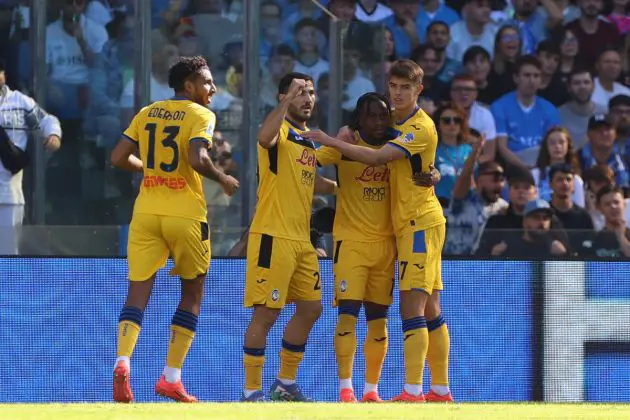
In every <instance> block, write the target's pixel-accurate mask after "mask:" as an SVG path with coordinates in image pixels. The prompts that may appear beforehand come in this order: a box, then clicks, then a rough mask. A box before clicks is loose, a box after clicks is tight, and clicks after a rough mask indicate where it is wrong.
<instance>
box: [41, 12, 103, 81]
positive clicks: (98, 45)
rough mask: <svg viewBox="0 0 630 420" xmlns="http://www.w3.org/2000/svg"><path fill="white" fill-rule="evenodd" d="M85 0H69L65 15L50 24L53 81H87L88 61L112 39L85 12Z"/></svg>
mask: <svg viewBox="0 0 630 420" xmlns="http://www.w3.org/2000/svg"><path fill="white" fill-rule="evenodd" d="M84 10H85V0H76V1H74V2H65V3H64V6H63V8H62V9H61V17H60V18H59V19H58V20H56V21H54V22H52V23H50V24H49V25H48V26H47V27H46V62H47V64H48V66H49V77H50V79H51V80H52V81H55V82H63V83H72V84H81V83H87V80H88V64H89V62H90V61H91V59H92V58H93V56H94V54H99V53H100V52H101V51H102V50H103V46H104V45H105V43H106V42H107V40H108V36H107V31H106V30H105V27H104V26H103V25H100V24H98V23H96V22H94V21H93V20H91V19H89V18H87V17H86V16H85V15H84V13H83V12H84Z"/></svg>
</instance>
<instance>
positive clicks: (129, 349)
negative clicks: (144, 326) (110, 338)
mask: <svg viewBox="0 0 630 420" xmlns="http://www.w3.org/2000/svg"><path fill="white" fill-rule="evenodd" d="M139 335H140V325H138V324H136V323H135V322H131V321H127V320H125V321H120V322H119V323H118V349H117V352H116V357H121V356H126V357H131V354H132V353H133V349H134V348H135V347H136V343H137V342H138V336H139Z"/></svg>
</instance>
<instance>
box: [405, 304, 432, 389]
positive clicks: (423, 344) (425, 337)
mask: <svg viewBox="0 0 630 420" xmlns="http://www.w3.org/2000/svg"><path fill="white" fill-rule="evenodd" d="M402 324H403V339H404V354H405V384H408V385H422V374H423V371H424V363H425V361H426V358H427V351H428V350H429V332H428V331H427V322H426V320H425V319H424V317H423V316H419V317H416V318H411V319H405V320H403V323H402Z"/></svg>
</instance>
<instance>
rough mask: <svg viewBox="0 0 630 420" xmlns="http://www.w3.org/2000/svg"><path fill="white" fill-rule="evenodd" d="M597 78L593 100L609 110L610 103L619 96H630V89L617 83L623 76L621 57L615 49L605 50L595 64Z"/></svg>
mask: <svg viewBox="0 0 630 420" xmlns="http://www.w3.org/2000/svg"><path fill="white" fill-rule="evenodd" d="M595 70H596V72H597V77H596V78H595V90H594V91H593V97H592V100H593V102H595V103H596V104H598V105H602V106H604V107H606V109H608V102H609V101H610V100H611V99H612V98H613V97H615V96H617V95H630V89H628V88H627V87H625V86H624V85H622V84H621V83H619V82H616V80H617V79H619V76H620V75H621V57H620V56H619V52H618V51H617V50H616V49H614V48H606V49H604V50H603V51H602V52H601V53H600V54H599V56H598V58H597V63H596V64H595Z"/></svg>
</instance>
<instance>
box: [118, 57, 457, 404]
mask: <svg viewBox="0 0 630 420" xmlns="http://www.w3.org/2000/svg"><path fill="white" fill-rule="evenodd" d="M422 78H423V71H422V69H421V68H420V67H419V66H418V65H417V64H416V63H415V62H413V61H410V60H400V61H397V62H395V63H394V64H393V66H392V67H391V70H390V73H389V79H388V81H389V83H388V86H389V98H390V99H388V98H387V97H385V96H384V95H380V94H378V93H368V94H366V95H363V96H362V97H361V98H360V99H359V101H358V102H357V106H356V109H355V111H354V113H353V115H352V121H351V123H350V124H349V126H348V127H344V128H343V129H342V130H340V132H339V133H338V134H337V136H336V138H333V137H330V136H328V135H326V134H325V133H323V132H322V131H319V130H317V131H309V130H308V128H307V122H308V120H309V119H310V117H311V115H312V112H313V109H314V107H315V103H316V97H315V88H314V85H313V80H312V79H311V78H310V77H309V76H307V75H305V74H300V73H290V74H288V75H286V76H285V77H284V78H283V79H282V81H281V82H280V84H279V87H278V101H279V105H278V106H277V107H276V108H275V109H274V110H273V111H272V112H271V113H270V114H269V115H268V116H267V117H266V119H265V121H264V122H263V124H262V126H261V127H260V130H259V133H258V174H259V184H258V202H257V205H256V212H255V216H254V219H253V222H252V225H251V227H250V232H249V237H248V243H247V275H246V285H245V298H244V303H245V306H246V307H253V308H254V309H253V314H252V318H251V321H250V324H249V326H248V328H247V331H246V333H245V340H244V345H243V367H244V373H245V384H244V390H243V394H242V398H241V401H249V402H258V401H264V400H265V394H264V393H263V391H262V389H263V387H262V372H263V365H264V362H265V346H266V340H267V336H268V334H269V331H270V329H271V327H272V326H273V325H274V323H275V322H276V320H277V319H278V316H279V314H280V312H281V310H282V308H283V307H284V306H285V304H287V303H294V304H295V313H294V315H293V317H292V318H291V320H290V321H289V322H288V324H287V326H286V328H285V330H284V336H283V339H282V350H281V352H280V370H279V372H278V375H277V378H276V379H275V380H274V382H273V384H272V385H271V387H270V392H269V394H268V397H269V399H270V400H272V401H311V400H310V399H309V398H308V397H306V396H305V395H304V394H303V393H302V391H301V389H300V387H299V386H298V384H297V383H296V377H297V370H298V367H299V365H300V363H301V361H302V359H303V356H304V352H305V349H306V343H307V339H308V336H309V334H310V331H311V329H312V327H313V325H314V324H315V322H316V321H317V319H318V318H319V316H320V314H321V312H322V303H321V282H320V272H319V264H318V260H317V254H316V252H315V249H314V248H313V246H312V244H311V242H310V216H311V206H312V198H313V194H314V193H321V194H336V195H337V209H336V216H335V222H334V228H333V238H334V241H335V244H334V256H333V260H334V275H335V301H334V305H335V306H336V307H337V308H338V314H339V315H338V320H337V327H336V331H335V337H334V346H335V352H336V356H337V364H338V374H339V388H340V401H342V402H357V397H356V395H355V392H354V389H353V385H352V370H353V363H354V356H355V352H356V348H357V338H356V323H357V317H358V315H359V312H360V309H361V307H362V306H363V307H364V308H365V317H366V321H367V327H368V333H367V337H366V339H365V344H364V347H363V350H364V353H365V360H366V372H365V378H366V382H365V386H364V389H363V395H362V399H361V401H363V402H382V400H381V398H380V397H379V393H378V387H377V386H378V382H379V378H380V375H381V370H382V367H383V362H384V359H385V355H386V352H387V346H388V331H387V311H388V307H389V306H390V305H391V303H392V296H393V290H394V287H395V279H394V271H395V263H396V259H398V272H399V275H398V287H399V291H400V314H401V317H402V327H403V337H404V359H405V385H404V389H403V391H402V392H401V394H400V395H398V396H396V397H394V398H393V401H400V402H425V401H430V402H452V401H453V398H452V395H451V392H450V389H449V386H448V357H449V347H450V340H449V334H448V329H447V326H446V323H445V321H444V318H443V317H442V314H441V309H440V293H439V292H440V291H441V290H442V280H441V252H442V247H443V244H444V239H445V225H446V221H445V219H444V216H443V212H442V208H441V206H440V204H439V202H438V199H437V197H436V196H435V193H434V189H433V185H434V184H435V183H436V182H437V181H438V180H439V173H437V171H435V169H434V168H433V162H434V159H435V152H436V148H437V141H438V139H437V132H436V129H435V126H434V124H433V121H432V120H431V118H430V117H429V116H428V115H427V114H426V113H425V112H424V111H422V110H421V109H420V108H419V107H418V105H417V100H418V96H419V95H420V93H421V91H422ZM169 85H170V87H171V88H173V89H174V91H175V96H174V97H173V98H171V99H170V100H166V101H159V102H155V103H153V104H151V105H149V106H147V107H146V108H144V109H142V110H141V111H140V112H139V113H138V114H137V115H136V116H135V117H134V119H133V121H132V122H131V124H130V126H129V128H128V129H127V130H126V131H125V133H124V135H123V139H121V141H120V142H119V143H118V145H117V146H116V147H115V149H114V150H113V152H112V157H111V158H112V163H113V164H114V165H116V166H119V167H121V168H122V169H126V170H130V171H137V172H143V173H144V182H143V184H142V186H141V188H140V192H139V194H138V197H137V199H136V203H135V207H134V214H133V218H132V221H131V225H130V232H129V243H128V264H129V290H128V294H127V300H126V302H125V304H124V306H123V308H122V310H121V313H120V317H119V327H118V348H117V359H116V363H115V367H114V383H113V397H114V400H115V401H118V402H131V401H133V393H132V391H131V385H130V357H131V354H132V352H133V349H134V347H135V344H136V342H137V339H138V335H139V333H140V329H141V325H142V318H143V314H144V310H145V307H146V305H147V302H148V300H149V297H150V295H151V290H152V287H153V282H154V280H155V275H156V273H157V271H158V270H159V269H160V268H162V267H163V266H164V265H165V263H166V260H167V258H168V257H169V255H170V256H171V257H172V258H173V261H174V267H173V270H172V272H171V274H172V275H178V276H179V277H180V278H181V290H182V293H181V300H180V303H179V305H178V308H177V310H176V312H175V314H174V316H173V318H172V322H171V336H170V340H169V347H168V354H167V360H166V366H165V368H164V370H163V373H162V376H161V377H160V379H159V381H158V382H157V384H156V387H155V391H156V393H157V394H159V395H162V396H164V397H167V398H171V399H173V400H175V401H180V402H195V401H197V399H196V398H195V397H194V396H192V395H190V394H189V393H188V392H186V390H185V388H184V386H183V384H182V381H181V368H182V365H183V362H184V359H185V357H186V354H187V353H188V350H189V348H190V345H191V343H192V340H193V338H194V335H195V329H196V325H197V317H198V315H199V310H200V305H201V300H202V296H203V285H204V281H205V278H206V276H207V272H208V268H209V264H210V243H209V230H208V225H207V222H206V203H205V199H204V196H203V191H202V187H201V176H206V177H208V178H210V179H213V180H215V181H217V182H219V183H220V184H221V185H222V186H223V188H224V190H225V192H226V193H227V194H230V195H231V194H233V193H234V192H235V191H236V189H237V188H238V186H239V184H238V181H237V180H236V179H234V178H233V177H231V176H228V175H225V174H223V173H222V172H221V171H220V170H218V169H217V168H215V167H214V166H213V164H212V160H211V159H210V156H209V153H208V150H209V148H210V147H212V134H213V130H214V126H215V122H216V118H215V116H214V114H213V113H212V112H211V111H209V110H208V109H207V105H208V104H209V103H210V101H211V97H212V95H213V94H214V93H215V92H216V87H215V85H214V83H213V80H212V74H211V72H210V69H209V68H208V65H207V63H206V61H205V60H204V59H203V58H201V57H190V58H188V57H182V58H181V59H180V60H179V62H178V63H177V64H175V65H174V66H173V67H172V68H171V69H170V71H169ZM390 100H391V102H392V104H393V109H392V106H391V105H390V102H389V101H390ZM316 143H319V144H321V145H322V147H320V148H316ZM136 154H139V156H140V157H141V158H138V157H137V156H136ZM318 165H319V166H325V165H335V166H336V169H337V180H336V182H333V181H331V180H328V179H325V178H322V177H320V176H319V175H317V166H318ZM427 360H428V363H429V369H430V372H431V380H432V383H431V390H430V392H429V393H428V394H427V395H426V398H425V396H424V394H423V390H422V380H423V378H422V376H423V370H424V365H425V361H427Z"/></svg>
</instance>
